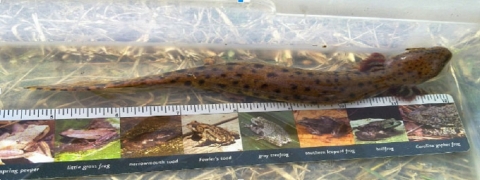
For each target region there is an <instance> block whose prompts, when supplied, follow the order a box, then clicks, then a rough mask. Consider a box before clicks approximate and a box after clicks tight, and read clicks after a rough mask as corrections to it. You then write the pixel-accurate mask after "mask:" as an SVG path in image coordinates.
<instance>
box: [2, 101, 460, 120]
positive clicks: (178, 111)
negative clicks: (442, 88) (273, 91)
mask: <svg viewBox="0 0 480 180" xmlns="http://www.w3.org/2000/svg"><path fill="white" fill-rule="evenodd" d="M453 102H454V101H453V98H452V96H450V95H448V94H428V95H423V96H417V97H416V98H415V99H413V100H412V101H406V100H402V99H398V98H396V97H393V96H391V97H375V98H368V99H363V100H360V101H356V102H351V103H341V104H333V105H310V104H301V103H283V102H262V103H226V104H200V105H166V106H142V107H103V108H60V109H23V110H22V109H11V110H0V121H2V120H3V121H5V120H8V121H10V120H46V119H72V118H78V119H88V118H104V117H147V116H172V115H195V114H220V113H233V112H269V111H286V110H316V109H318V110H320V109H345V108H361V107H380V106H397V105H414V104H446V103H453Z"/></svg>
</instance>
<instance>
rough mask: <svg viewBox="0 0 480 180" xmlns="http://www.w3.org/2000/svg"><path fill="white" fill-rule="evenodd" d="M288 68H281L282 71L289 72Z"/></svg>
mask: <svg viewBox="0 0 480 180" xmlns="http://www.w3.org/2000/svg"><path fill="white" fill-rule="evenodd" d="M289 71H290V70H288V69H287V68H282V72H289Z"/></svg>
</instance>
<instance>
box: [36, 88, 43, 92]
mask: <svg viewBox="0 0 480 180" xmlns="http://www.w3.org/2000/svg"><path fill="white" fill-rule="evenodd" d="M35 89H36V90H39V91H41V90H43V88H41V87H37V88H35Z"/></svg>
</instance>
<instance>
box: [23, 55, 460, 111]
mask: <svg viewBox="0 0 480 180" xmlns="http://www.w3.org/2000/svg"><path fill="white" fill-rule="evenodd" d="M376 56H377V57H374V58H375V59H374V60H375V61H377V60H378V59H379V58H378V54H376ZM380 56H381V55H380ZM451 56H452V54H451V52H450V51H449V50H448V49H446V48H444V47H433V48H418V49H411V50H409V51H407V52H405V53H402V54H400V55H397V56H394V57H392V58H390V59H388V60H387V61H385V62H384V63H383V61H382V63H381V64H380V65H379V64H378V63H377V64H376V65H375V67H373V66H372V67H366V68H362V71H345V72H322V71H311V70H304V69H298V68H286V67H281V66H276V65H270V64H262V63H248V62H243V63H226V64H216V65H209V66H201V67H195V68H190V69H183V70H178V71H173V72H168V73H164V74H162V75H152V76H146V77H140V78H135V79H129V80H122V81H116V82H111V83H106V84H92V85H90V86H72V85H58V86H33V87H27V88H28V89H37V90H56V91H86V90H87V91H88V90H101V89H107V88H126V87H141V86H153V85H168V86H172V85H182V86H191V87H195V88H199V89H205V90H212V91H217V92H228V93H233V94H241V95H248V96H253V97H258V98H263V99H269V100H277V101H288V102H301V103H313V104H333V103H344V102H351V101H355V100H359V99H362V98H367V97H372V96H375V95H378V94H380V93H383V92H385V91H387V90H388V89H390V88H392V87H401V86H414V85H416V84H420V83H422V82H425V81H427V80H429V79H431V78H433V77H435V76H437V75H438V74H439V73H440V72H441V71H442V69H443V68H444V66H445V65H446V64H447V63H448V61H449V60H450V58H451ZM381 57H383V56H381ZM367 61H368V60H367ZM367 66H368V65H367Z"/></svg>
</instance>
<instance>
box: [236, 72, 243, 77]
mask: <svg viewBox="0 0 480 180" xmlns="http://www.w3.org/2000/svg"><path fill="white" fill-rule="evenodd" d="M235 76H237V77H242V76H243V74H242V73H237V74H235Z"/></svg>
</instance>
